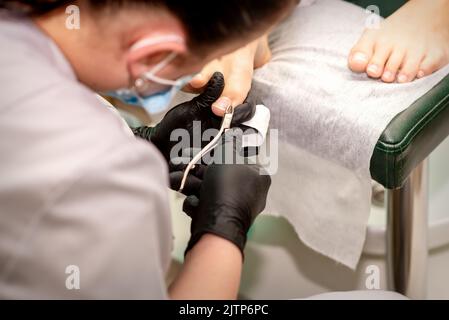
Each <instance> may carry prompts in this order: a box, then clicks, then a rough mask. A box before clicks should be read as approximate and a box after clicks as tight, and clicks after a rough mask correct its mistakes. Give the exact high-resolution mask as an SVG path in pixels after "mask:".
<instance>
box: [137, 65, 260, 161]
mask: <svg viewBox="0 0 449 320" xmlns="http://www.w3.org/2000/svg"><path fill="white" fill-rule="evenodd" d="M223 88H224V78H223V75H222V74H221V73H219V72H216V73H215V74H214V75H213V76H212V78H211V79H210V81H209V83H208V85H207V88H206V89H205V90H204V92H203V93H202V94H200V95H199V96H197V97H195V98H194V99H192V100H191V101H188V102H185V103H182V104H180V105H178V106H176V107H174V108H173V109H171V110H170V111H169V112H168V113H167V114H166V115H165V117H164V118H163V119H162V121H161V122H160V123H159V124H157V125H156V126H155V127H154V128H151V127H140V128H135V129H133V132H134V134H135V135H136V136H138V137H140V138H144V139H146V140H148V141H151V142H152V143H153V144H154V145H155V146H156V147H157V148H158V149H159V150H160V151H161V153H162V154H163V155H164V157H165V159H166V160H167V162H169V161H170V152H171V150H172V148H173V147H174V146H175V145H176V144H178V143H179V141H170V135H171V133H172V132H173V131H174V130H176V129H186V130H187V131H188V133H189V134H190V138H191V140H190V146H186V148H187V147H192V146H193V138H194V137H193V122H194V121H200V122H201V137H202V135H203V132H204V131H205V130H207V129H211V128H214V129H219V128H220V125H221V121H222V118H221V117H218V116H216V115H215V114H214V113H213V112H212V110H211V105H212V104H213V103H214V102H215V101H216V100H217V99H218V98H219V97H220V95H221V93H222V92H223ZM255 110H256V107H255V104H253V103H245V104H242V105H240V106H238V107H236V109H235V111H234V117H233V121H232V126H237V125H239V124H241V123H243V122H245V121H247V120H249V119H251V118H252V117H253V116H254V113H255ZM208 142H209V141H201V147H204V146H205V145H206V144H207V143H208Z"/></svg>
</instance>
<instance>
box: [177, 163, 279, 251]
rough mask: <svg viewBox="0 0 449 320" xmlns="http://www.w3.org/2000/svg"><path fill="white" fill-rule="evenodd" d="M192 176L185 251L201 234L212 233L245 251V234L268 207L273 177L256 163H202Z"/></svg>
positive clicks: (185, 208)
mask: <svg viewBox="0 0 449 320" xmlns="http://www.w3.org/2000/svg"><path fill="white" fill-rule="evenodd" d="M195 174H196V176H192V177H190V178H189V179H190V181H188V183H187V184H188V189H186V192H187V190H188V192H189V193H190V196H188V197H187V198H186V200H185V202H184V206H183V210H184V212H186V213H187V214H188V215H189V216H190V217H191V218H192V224H191V228H190V229H191V238H190V241H189V244H188V246H187V249H186V252H187V251H189V250H190V249H192V248H193V246H194V245H195V244H196V243H197V242H198V240H199V239H200V238H201V236H202V235H204V234H206V233H212V234H215V235H217V236H219V237H222V238H224V239H227V240H229V241H231V242H233V243H234V244H235V245H236V246H237V247H238V248H239V249H240V250H241V252H242V254H243V250H244V248H245V244H246V234H247V232H248V230H249V228H250V227H251V225H252V223H253V222H254V220H255V219H256V217H257V215H258V214H259V213H261V212H262V210H263V209H264V208H265V204H266V199H267V195H268V189H269V187H270V184H271V178H270V176H268V175H262V174H261V167H260V166H258V165H255V164H212V165H209V166H201V170H196V173H195Z"/></svg>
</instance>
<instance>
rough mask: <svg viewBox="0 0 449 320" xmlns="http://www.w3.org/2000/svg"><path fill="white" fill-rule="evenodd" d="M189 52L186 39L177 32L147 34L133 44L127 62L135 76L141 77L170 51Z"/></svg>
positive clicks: (177, 52)
mask: <svg viewBox="0 0 449 320" xmlns="http://www.w3.org/2000/svg"><path fill="white" fill-rule="evenodd" d="M186 52H187V45H186V42H185V39H184V38H183V37H182V36H181V35H177V34H157V35H146V36H144V37H142V38H140V39H139V40H137V41H136V42H134V44H132V45H131V47H130V48H129V52H128V56H127V63H128V66H129V68H130V72H131V74H132V76H133V77H139V76H140V75H141V74H143V73H145V72H148V70H151V68H152V67H154V66H156V65H157V64H158V63H159V62H161V60H163V58H165V57H166V56H167V55H168V54H170V53H176V54H178V55H182V54H185V53H186Z"/></svg>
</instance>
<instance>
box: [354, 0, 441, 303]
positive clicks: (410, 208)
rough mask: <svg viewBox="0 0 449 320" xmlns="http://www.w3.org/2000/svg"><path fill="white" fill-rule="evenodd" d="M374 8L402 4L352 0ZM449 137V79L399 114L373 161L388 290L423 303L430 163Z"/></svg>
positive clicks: (390, 10) (383, 11)
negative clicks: (382, 193) (381, 192)
mask: <svg viewBox="0 0 449 320" xmlns="http://www.w3.org/2000/svg"><path fill="white" fill-rule="evenodd" d="M349 2H352V3H354V4H357V5H360V6H362V7H364V8H367V7H368V6H370V5H376V6H378V8H379V9H380V14H381V15H382V16H384V17H387V16H389V15H390V14H391V13H393V12H394V11H396V10H397V9H398V8H400V7H401V6H402V5H403V4H404V3H406V1H405V0H353V1H349ZM448 135H449V76H446V78H444V79H443V80H442V81H441V82H440V83H439V84H437V85H436V86H435V87H434V88H433V89H432V90H430V91H429V92H428V93H427V94H425V95H424V96H422V97H421V98H420V99H418V100H417V101H416V102H414V103H413V104H412V105H411V106H410V107H409V108H408V109H407V110H405V111H404V112H402V113H400V114H399V115H397V116H396V117H395V118H394V119H393V120H392V121H391V122H390V124H389V125H388V126H387V128H386V129H385V131H384V132H383V133H382V135H381V137H380V138H379V141H378V142H377V145H376V147H375V150H374V153H373V156H372V158H371V164H370V170H371V176H372V178H373V179H374V180H376V181H377V182H379V183H380V184H382V185H383V186H384V187H385V188H386V189H387V191H386V199H387V215H388V218H387V232H386V234H387V261H388V279H389V281H388V283H389V289H391V290H395V291H398V292H400V293H402V294H405V295H407V296H409V297H411V298H425V294H426V277H427V272H426V264H427V226H428V222H427V208H428V202H427V201H428V198H427V196H428V195H427V193H428V186H427V179H428V170H427V166H428V162H427V159H428V157H429V155H430V154H431V152H432V151H433V150H434V149H435V148H436V147H437V146H438V145H439V144H440V143H441V142H442V141H443V140H444V139H445V138H446V137H447V136H448Z"/></svg>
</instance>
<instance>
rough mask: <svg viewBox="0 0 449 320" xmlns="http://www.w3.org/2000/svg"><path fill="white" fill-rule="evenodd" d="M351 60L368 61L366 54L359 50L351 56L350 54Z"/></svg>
mask: <svg viewBox="0 0 449 320" xmlns="http://www.w3.org/2000/svg"><path fill="white" fill-rule="evenodd" d="M352 60H353V61H355V62H364V63H366V62H368V57H367V56H366V54H364V53H361V52H356V53H355V54H354V55H353V56H352Z"/></svg>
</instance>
